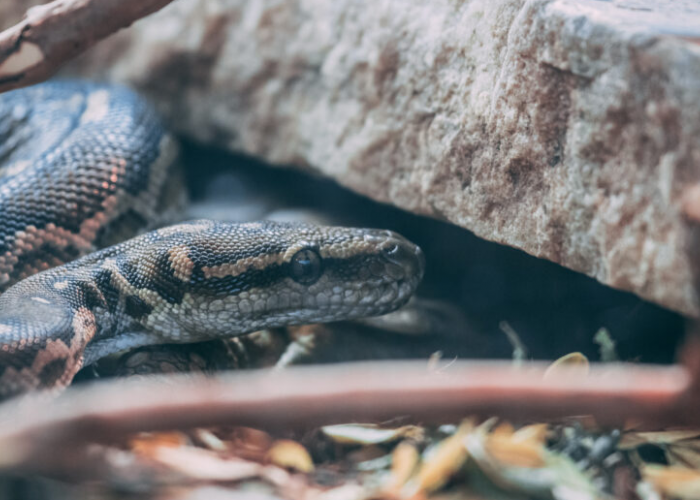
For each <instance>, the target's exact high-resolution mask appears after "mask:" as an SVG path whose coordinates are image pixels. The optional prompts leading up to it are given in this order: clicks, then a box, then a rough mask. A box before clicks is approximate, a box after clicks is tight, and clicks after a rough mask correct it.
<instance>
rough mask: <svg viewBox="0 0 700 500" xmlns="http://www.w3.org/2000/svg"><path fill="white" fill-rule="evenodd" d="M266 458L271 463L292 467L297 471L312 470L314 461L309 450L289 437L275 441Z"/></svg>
mask: <svg viewBox="0 0 700 500" xmlns="http://www.w3.org/2000/svg"><path fill="white" fill-rule="evenodd" d="M267 457H268V460H270V462H272V463H273V464H275V465H277V466H279V467H284V468H285V469H293V470H296V471H299V472H306V473H309V472H313V470H314V462H313V460H311V456H310V455H309V452H308V451H306V448H304V447H303V446H302V445H300V444H299V443H297V442H296V441H292V440H291V439H280V440H279V441H275V442H274V443H273V445H272V448H270V451H268V453H267Z"/></svg>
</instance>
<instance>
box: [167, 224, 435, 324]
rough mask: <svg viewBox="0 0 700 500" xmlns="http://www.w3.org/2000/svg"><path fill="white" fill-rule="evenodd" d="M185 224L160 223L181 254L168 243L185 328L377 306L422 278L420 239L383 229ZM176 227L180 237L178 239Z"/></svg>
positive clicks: (377, 309) (385, 307) (383, 309)
mask: <svg viewBox="0 0 700 500" xmlns="http://www.w3.org/2000/svg"><path fill="white" fill-rule="evenodd" d="M189 224H190V225H189V226H188V225H183V226H179V227H180V228H181V229H177V227H178V226H175V227H174V228H168V230H167V231H168V240H172V241H166V242H165V243H166V245H165V246H164V248H170V249H172V248H179V249H180V252H181V254H182V255H181V257H178V256H175V257H173V254H172V250H170V251H169V252H170V254H169V255H170V257H169V258H168V262H170V264H171V265H172V266H173V269H172V272H173V274H174V275H177V276H180V277H181V278H183V280H184V281H186V282H187V283H186V284H184V289H186V290H187V293H186V294H185V297H184V298H183V300H184V301H185V302H186V303H189V304H188V307H187V310H188V311H190V314H188V315H187V317H180V318H179V319H178V323H179V324H180V326H182V327H183V329H184V330H186V331H195V330H198V331H200V332H202V331H205V333H206V334H211V333H216V334H217V335H231V334H240V333H247V332H250V331H254V330H259V329H262V328H269V327H276V326H284V325H292V324H305V323H320V322H330V321H340V320H346V319H354V318H360V317H365V316H374V315H380V314H385V313H388V312H390V311H393V310H395V309H397V308H399V307H401V306H402V305H404V304H405V303H406V302H407V301H408V300H409V298H410V297H411V295H412V294H413V292H414V291H415V289H416V287H417V286H418V284H419V283H420V281H421V279H422V277H423V271H424V267H425V259H424V257H423V253H422V252H421V250H420V248H419V247H418V246H416V245H415V244H413V243H411V242H410V241H408V240H407V239H405V238H404V237H402V236H400V235H398V234H396V233H394V232H392V231H386V230H374V229H359V228H344V227H324V226H315V225H309V224H299V223H278V222H270V221H264V222H255V223H245V224H231V223H222V222H210V221H195V222H192V223H189ZM193 227H196V228H197V231H192V228H193ZM180 233H182V234H183V235H185V234H186V235H187V241H188V243H187V245H186V246H183V245H179V246H178V241H179V240H182V241H184V238H179V237H178V234H180ZM173 238H174V239H173ZM179 263H182V265H180V264H179ZM161 274H162V273H161ZM183 322H185V323H186V324H183ZM221 325H223V326H221ZM171 331H172V330H171Z"/></svg>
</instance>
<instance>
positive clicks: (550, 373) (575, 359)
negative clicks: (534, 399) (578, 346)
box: [544, 352, 590, 378]
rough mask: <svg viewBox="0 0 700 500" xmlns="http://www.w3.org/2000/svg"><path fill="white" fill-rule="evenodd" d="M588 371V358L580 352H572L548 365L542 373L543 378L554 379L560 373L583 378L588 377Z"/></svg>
mask: <svg viewBox="0 0 700 500" xmlns="http://www.w3.org/2000/svg"><path fill="white" fill-rule="evenodd" d="M589 370H590V363H589V362H588V358H587V357H586V356H584V355H583V354H581V353H580V352H572V353H569V354H567V355H566V356H562V357H561V358H559V359H557V360H556V361H554V362H553V363H552V364H551V365H549V368H547V371H545V372H544V378H551V377H556V376H558V375H559V374H561V373H562V372H565V373H567V374H568V373H572V374H577V375H582V376H583V375H588V372H589Z"/></svg>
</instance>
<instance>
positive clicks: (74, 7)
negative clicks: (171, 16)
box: [0, 0, 172, 92]
mask: <svg viewBox="0 0 700 500" xmlns="http://www.w3.org/2000/svg"><path fill="white" fill-rule="evenodd" d="M171 1H172V0H56V1H54V2H50V3H47V4H45V5H40V6H37V7H34V8H31V9H29V10H28V11H27V14H26V15H25V17H24V19H23V20H22V21H21V22H20V23H19V24H16V25H15V26H12V27H11V28H8V29H7V30H5V31H3V32H2V33H0V92H5V91H7V90H11V89H15V88H19V87H25V86H27V85H31V84H34V83H38V82H41V81H44V80H46V79H48V78H49V77H50V76H51V75H53V74H54V73H55V72H56V71H57V70H58V69H59V68H60V67H61V65H63V64H64V63H66V62H68V61H70V60H71V59H73V58H74V57H76V56H77V55H79V54H80V53H82V52H83V51H85V50H86V49H88V48H89V47H90V46H92V45H94V44H95V43H96V42H98V41H99V40H101V39H103V38H105V37H107V36H109V35H111V34H112V33H114V32H116V31H118V30H120V29H121V28H124V27H127V26H129V25H131V24H132V23H133V22H134V21H137V20H138V19H141V18H142V17H145V16H147V15H149V14H152V13H153V12H156V11H157V10H159V9H161V8H162V7H164V6H166V5H167V4H169V3H170V2H171Z"/></svg>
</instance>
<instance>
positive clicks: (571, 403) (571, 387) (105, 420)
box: [0, 362, 700, 471]
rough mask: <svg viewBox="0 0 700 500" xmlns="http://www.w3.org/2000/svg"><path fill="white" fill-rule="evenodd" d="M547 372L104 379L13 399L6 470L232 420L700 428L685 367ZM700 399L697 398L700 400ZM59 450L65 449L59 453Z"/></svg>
mask: <svg viewBox="0 0 700 500" xmlns="http://www.w3.org/2000/svg"><path fill="white" fill-rule="evenodd" d="M544 368H545V367H544V366H543V365H533V366H528V367H525V368H519V369H514V368H513V367H512V365H510V364H509V363H469V362H457V363H454V364H452V365H451V366H450V367H449V368H448V369H442V370H439V371H433V372H429V371H427V369H426V366H425V364H424V363H416V362H414V363H410V362H384V363H362V364H348V365H326V366H315V367H297V368H290V369H288V370H283V371H277V372H269V371H258V372H237V373H235V374H232V375H227V376H223V377H220V378H214V379H204V378H197V379H192V378H188V377H167V378H155V379H145V380H143V379H142V380H136V381H131V380H127V381H123V382H109V383H99V384H93V385H92V386H91V387H87V388H83V389H72V390H69V391H68V392H67V393H65V394H64V395H63V396H61V397H59V398H57V399H55V400H50V401H46V400H24V401H21V402H20V403H17V402H16V401H10V402H8V403H6V404H5V405H4V408H2V409H1V411H0V450H2V453H1V454H0V469H3V468H4V469H6V470H7V469H10V470H24V471H26V470H27V468H29V469H31V470H36V469H37V468H38V469H39V470H40V471H45V470H46V469H49V470H50V469H51V468H52V465H51V464H55V463H60V462H61V461H62V460H63V459H62V458H61V456H62V455H61V451H60V450H65V449H69V448H70V449H77V447H79V446H82V445H85V444H86V443H90V442H103V443H104V442H109V441H110V440H112V439H116V438H120V437H123V436H125V435H129V434H131V433H134V432H137V431H154V430H164V429H176V428H192V427H198V426H211V425H221V424H238V425H248V426H254V427H259V428H268V429H269V428H274V427H284V428H290V427H297V428H298V427H303V428H306V427H308V426H310V425H319V424H331V423H341V422H349V421H360V422H363V421H375V422H376V421H382V420H387V419H392V418H395V417H397V416H403V417H407V418H409V419H411V420H413V421H416V422H422V423H428V422H430V423H440V422H450V421H457V420H459V419H461V418H463V417H465V416H467V415H484V416H492V415H498V416H503V417H506V418H510V419H513V420H515V421H523V420H527V421H531V420H537V421H541V420H549V419H553V418H559V417H566V416H571V415H584V414H585V415H593V416H594V417H595V418H596V419H597V421H598V422H599V423H601V424H608V425H620V424H622V423H624V422H625V421H626V420H628V419H630V418H633V419H634V420H635V421H643V422H646V423H648V424H654V425H664V424H676V425H678V424H696V425H697V424H700V414H699V413H698V412H697V411H695V410H694V408H697V407H698V405H697V401H695V400H693V401H688V400H687V399H683V398H684V397H685V396H686V395H687V394H686V390H687V388H688V387H689V386H690V382H689V377H688V374H687V373H686V371H685V370H684V369H683V368H681V367H670V368H651V367H639V366H630V365H617V366H614V365H613V366H609V365H606V366H598V367H593V368H592V369H591V372H590V373H589V375H588V376H585V377H583V376H580V372H579V373H578V374H575V373H569V372H567V371H565V370H562V371H561V373H559V372H558V373H557V377H550V378H547V379H543V373H544ZM694 399H696V398H694ZM51 450H56V452H55V454H54V455H56V456H53V455H52V454H53V452H52V451H51Z"/></svg>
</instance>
